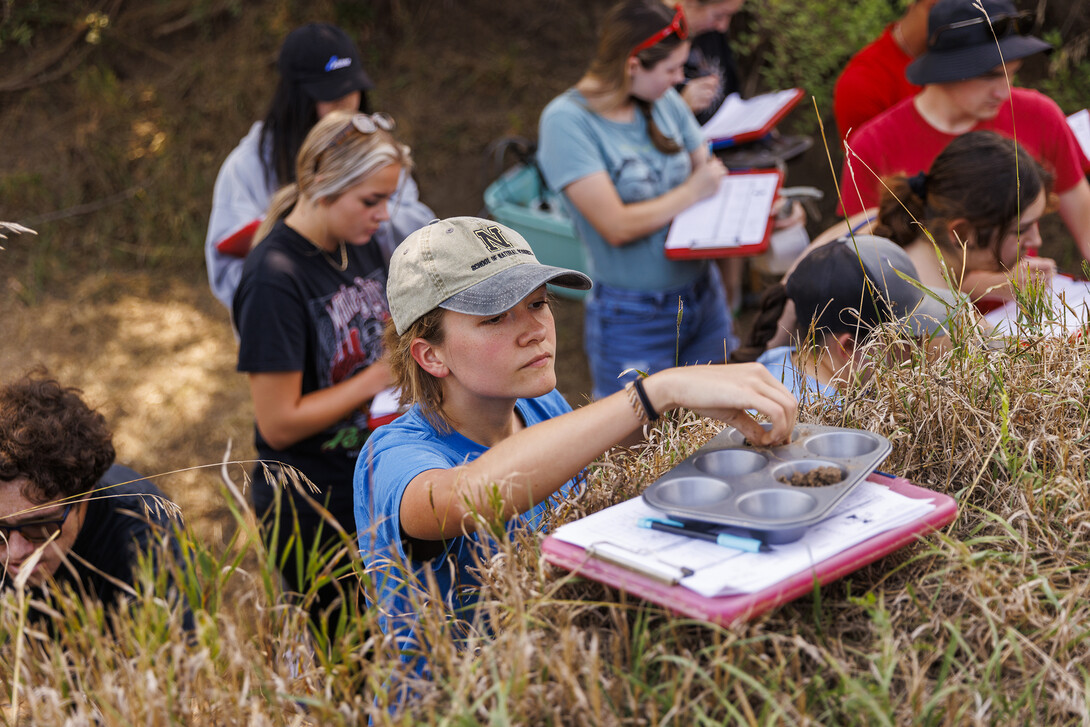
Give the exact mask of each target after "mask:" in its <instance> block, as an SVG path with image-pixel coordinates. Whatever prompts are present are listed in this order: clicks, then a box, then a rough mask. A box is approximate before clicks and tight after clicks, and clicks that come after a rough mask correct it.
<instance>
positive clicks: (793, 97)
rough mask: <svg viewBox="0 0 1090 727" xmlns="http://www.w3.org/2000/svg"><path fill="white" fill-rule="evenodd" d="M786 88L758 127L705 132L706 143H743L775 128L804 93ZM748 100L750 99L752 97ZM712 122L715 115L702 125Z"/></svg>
mask: <svg viewBox="0 0 1090 727" xmlns="http://www.w3.org/2000/svg"><path fill="white" fill-rule="evenodd" d="M787 90H789V91H790V94H785V96H784V98H783V100H782V102H781V105H780V106H779V108H778V109H777V110H776V111H775V113H773V114H772V115H771V116H770V117H769V118H768V119H767V120H765V122H764V123H763V124H761V125H760V126H759V127H754V128H752V129H748V130H746V131H742V132H739V133H737V134H733V135H731V136H715V135H714V134H713V135H710V136H709V135H708V133H705V138H706V139H707V140H708V143H710V144H711V145H712V149H723V148H725V147H730V146H737V145H738V144H744V143H746V142H747V141H756V140H757V139H760V138H761V137H763V136H766V135H768V134H769V133H770V132H771V131H772V129H773V128H775V126H776V124H778V123H780V122H781V121H783V119H784V117H785V116H787V114H789V113H791V110H792V109H794V108H795V106H797V105H798V103H799V101H801V100H802V97H803V95H804V94H805V92H804V91H803V90H802V89H801V88H792V89H787ZM765 95H768V94H765ZM757 98H760V97H757ZM749 100H751V101H752V100H753V99H749ZM714 122H715V117H714V116H713V117H712V118H711V119H709V120H708V122H707V123H706V124H705V125H704V126H705V127H710V126H712V125H713V124H714Z"/></svg>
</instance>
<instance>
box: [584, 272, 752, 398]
mask: <svg viewBox="0 0 1090 727" xmlns="http://www.w3.org/2000/svg"><path fill="white" fill-rule="evenodd" d="M679 300H680V301H681V322H680V326H679V324H678V301H679ZM679 329H680V330H679ZM583 345H584V347H585V348H586V352H587V358H588V359H589V362H590V373H591V378H592V379H593V382H594V391H593V396H594V398H595V399H601V398H603V397H606V396H609V395H610V394H612V393H613V392H615V391H620V390H621V389H622V388H624V385H625V384H627V383H628V382H629V381H630V380H632V379H633V378H635V376H636V374H635V373H629V374H626V375H625V376H623V377H619V375H620V373H621V372H622V371H625V370H627V369H635V370H637V371H642V372H645V373H652V372H654V371H661V370H663V369H668V368H671V367H673V366H685V365H692V364H706V363H723V362H724V361H725V360H726V356H728V355H729V354H730V352H731V351H732V350H733V349H734V348H735V347H736V346H737V345H738V340H737V339H736V338H735V337H734V330H733V326H732V324H731V318H730V313H729V312H728V310H727V302H726V296H725V295H724V293H723V284H722V283H721V282H720V280H719V273H718V271H717V270H716V269H715V268H714V267H713V266H710V265H709V266H708V272H706V273H705V274H704V275H703V276H701V277H700V278H698V279H697V280H696V281H695V282H693V283H690V284H689V285H686V286H684V287H681V288H674V289H672V290H664V291H656V292H647V291H640V290H625V289H623V288H614V287H611V286H608V285H600V284H598V283H595V285H594V288H592V289H591V292H590V295H589V297H588V298H587V308H586V325H585V329H584V333H583Z"/></svg>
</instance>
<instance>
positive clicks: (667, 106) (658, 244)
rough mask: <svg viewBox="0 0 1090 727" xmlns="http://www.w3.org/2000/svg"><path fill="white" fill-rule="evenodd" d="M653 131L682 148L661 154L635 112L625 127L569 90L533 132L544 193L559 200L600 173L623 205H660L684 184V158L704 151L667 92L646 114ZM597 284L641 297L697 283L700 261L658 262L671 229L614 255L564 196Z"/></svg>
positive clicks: (686, 114) (681, 106) (687, 114)
mask: <svg viewBox="0 0 1090 727" xmlns="http://www.w3.org/2000/svg"><path fill="white" fill-rule="evenodd" d="M651 115H652V117H653V118H654V120H655V124H656V125H657V126H658V127H659V129H660V130H661V131H662V132H663V133H664V134H665V135H666V136H668V137H669V138H671V139H673V140H674V141H676V142H677V143H678V144H679V145H680V146H681V151H679V152H677V153H676V154H664V153H662V152H661V151H659V150H658V149H656V148H655V146H654V144H652V143H651V137H650V136H649V135H648V133H647V121H646V119H644V117H643V114H642V113H640V111H639V110H637V111H636V112H635V118H634V119H633V120H632V121H630V122H618V121H610V120H608V119H604V118H602V117H601V116H599V115H598V114H596V113H594V112H593V111H591V110H590V109H589V108H588V107H587V100H586V98H585V97H584V96H583V94H581V93H579V91H577V90H575V89H574V88H571V89H568V90H567V91H565V92H564V93H562V94H560V95H559V96H557V97H556V98H554V99H553V100H552V101H550V102H549V105H548V106H546V107H545V110H544V111H543V112H542V114H541V123H540V129H539V131H538V149H537V160H538V165H539V166H540V167H541V171H542V173H543V174H544V175H545V180H546V182H548V184H549V186H550V187H551V188H553V189H554V190H556V191H558V192H563V191H564V188H565V187H567V186H568V185H569V184H571V183H572V182H575V181H578V180H580V179H583V178H584V177H587V176H590V175H591V174H594V173H596V172H601V171H605V172H607V173H608V174H609V178H610V179H611V180H612V181H613V186H614V187H616V188H617V194H618V195H619V196H620V198H621V201H622V202H624V203H625V204H631V203H633V202H643V201H645V200H649V199H655V198H656V197H661V196H662V195H664V194H666V193H667V192H669V191H670V190H672V189H674V188H675V187H677V186H679V185H680V184H681V183H682V182H684V181H685V180H686V179H688V178H689V175H690V173H691V172H692V162H691V160H690V158H689V154H690V153H691V152H692V151H693V150H695V149H697V148H699V147H700V146H701V144H703V143H704V139H703V137H702V136H701V133H700V126H698V125H697V123H696V117H694V116H693V112H692V111H690V110H689V107H688V106H686V105H685V102H684V101H683V100H682V99H681V96H679V95H678V93H677V91H675V90H674V89H670V90H669V91H667V92H666V93H665V94H663V96H662V97H661V98H659V99H658V100H657V101H656V102H655V103H654V104H653V105H652V108H651ZM564 205H565V208H566V209H567V211H568V214H569V215H570V216H571V218H572V220H573V222H574V223H575V229H576V231H577V232H578V234H579V238H580V239H581V240H582V241H583V244H584V246H585V247H586V250H587V254H588V262H589V263H590V275H591V277H592V278H593V279H594V281H595V282H596V283H604V284H605V285H611V286H613V287H616V288H625V289H627V290H640V291H660V290H669V289H672V288H679V287H682V286H685V285H688V284H689V283H692V282H693V281H694V280H696V279H697V278H698V277H699V276H700V275H701V274H703V272H704V269H705V267H706V265H707V262H706V261H692V260H687V261H679V260H667V259H666V257H665V255H664V254H663V247H664V245H665V244H666V233H667V231H668V230H669V229H670V226H669V225H666V226H664V227H662V228H661V229H659V230H656V231H655V232H653V233H652V234H650V235H648V236H647V237H643V238H640V239H638V240H635V241H633V242H631V243H629V244H627V245H622V246H620V247H614V246H613V245H610V244H609V243H608V242H606V240H605V238H603V237H602V235H600V234H599V233H598V231H597V230H595V229H594V226H593V225H591V224H590V222H588V221H587V219H586V218H585V217H583V215H581V214H580V213H579V210H577V209H576V208H575V206H574V205H572V204H571V201H570V200H569V199H568V198H567V196H566V195H565V196H564Z"/></svg>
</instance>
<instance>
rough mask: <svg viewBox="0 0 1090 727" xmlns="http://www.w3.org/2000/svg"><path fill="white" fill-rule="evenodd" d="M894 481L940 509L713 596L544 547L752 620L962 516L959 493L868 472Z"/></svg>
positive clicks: (564, 547)
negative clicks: (752, 587)
mask: <svg viewBox="0 0 1090 727" xmlns="http://www.w3.org/2000/svg"><path fill="white" fill-rule="evenodd" d="M867 479H868V480H870V481H871V482H875V483H877V484H880V485H885V486H887V487H889V488H890V489H891V490H893V491H894V492H897V493H899V494H901V495H904V496H905V497H911V498H913V499H916V500H928V499H929V500H932V502H933V504H934V505H935V509H933V510H931V511H930V512H928V513H927V514H926V515H924V516H923V517H921V518H920V519H919V520H914V521H913V522H910V523H907V524H905V525H902V526H901V527H899V528H894V529H893V530H887V531H886V532H884V533H880V534H878V535H876V536H874V537H873V538H871V539H869V540H866V541H864V542H862V543H859V544H858V545H855V546H853V547H851V548H848V549H847V550H844V551H841V552H840V553H837V554H836V555H835V556H833V557H831V558H828V559H826V560H824V561H822V562H820V563H818V564H817V565H816V566H815V567H814V569H813V570H810V571H803V572H801V573H796V574H795V575H793V576H791V577H789V578H787V579H785V580H783V581H781V582H779V583H777V584H776V585H773V586H769V587H768V588H765V589H763V590H761V591H757V592H755V593H745V594H740V595H733V596H719V597H717V598H708V597H706V596H701V595H700V594H698V593H696V592H694V591H690V590H689V589H688V588H685V587H683V586H679V585H667V584H665V583H661V582H659V581H656V580H654V579H653V578H650V577H648V576H646V575H644V574H642V573H637V572H636V571H632V570H627V569H625V568H623V567H621V566H618V565H614V564H612V563H609V562H606V561H603V560H599V559H598V558H594V557H592V556H591V555H589V554H588V553H587V552H586V551H585V550H584V549H583V548H580V547H579V546H577V545H572V544H571V543H565V542H563V541H560V540H557V539H556V538H553V537H551V536H550V537H547V538H545V540H544V542H543V543H542V544H541V551H542V553H543V554H544V556H545V560H547V561H548V562H550V563H552V564H553V565H556V566H559V567H561V568H564V569H566V570H570V571H572V572H573V573H577V574H578V575H581V576H583V577H585V578H589V579H590V580H593V581H599V582H601V583H605V584H606V585H609V586H613V587H614V588H617V589H619V590H621V591H625V592H627V593H630V594H632V595H634V596H639V597H640V598H642V599H644V600H647V601H651V602H652V603H657V604H659V605H660V606H663V607H665V608H667V609H669V610H671V611H674V612H675V613H679V614H681V615H684V616H689V617H692V618H695V619H700V620H701V621H708V622H710V623H715V624H721V625H724V626H727V625H730V624H732V623H737V622H741V621H746V620H749V619H751V618H753V617H755V616H758V615H760V614H762V613H765V612H766V611H770V610H772V609H773V608H775V607H777V606H779V605H781V604H784V603H787V602H788V601H793V600H794V599H796V598H798V597H800V596H803V595H805V594H807V593H811V592H813V590H814V585H815V583H816V584H817V585H825V584H826V583H831V582H832V581H835V580H837V579H839V578H843V577H844V576H846V575H847V574H849V573H851V572H853V571H856V570H859V569H860V568H862V567H863V566H865V565H869V564H871V563H873V562H874V561H876V560H878V559H879V558H882V557H883V556H886V555H889V554H890V553H892V552H893V551H895V550H899V549H901V548H903V547H904V546H906V545H908V544H909V543H912V542H914V541H915V540H917V539H918V538H920V537H922V536H924V535H927V534H928V533H931V532H933V531H935V530H937V529H938V528H941V527H943V526H945V525H949V524H950V523H951V522H953V520H954V518H955V517H957V503H956V502H954V498H952V497H950V496H949V495H944V494H942V493H939V492H933V491H932V490H928V489H925V488H923V487H917V486H916V485H914V484H912V483H911V482H909V481H908V480H906V479H904V478H903V477H890V476H887V475H882V474H878V473H874V474H872V475H871V476H870V477H868V478H867Z"/></svg>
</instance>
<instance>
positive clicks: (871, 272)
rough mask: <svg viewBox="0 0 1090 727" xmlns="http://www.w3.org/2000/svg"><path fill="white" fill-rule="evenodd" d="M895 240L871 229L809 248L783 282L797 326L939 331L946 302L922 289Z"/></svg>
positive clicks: (837, 330) (925, 333)
mask: <svg viewBox="0 0 1090 727" xmlns="http://www.w3.org/2000/svg"><path fill="white" fill-rule="evenodd" d="M918 279H919V276H918V274H917V272H916V266H915V265H913V264H912V260H911V259H910V258H909V257H908V253H906V252H905V251H904V250H903V249H902V248H901V247H900V246H899V245H897V244H896V243H894V242H892V241H891V240H887V239H886V238H884V237H878V236H876V235H856V236H855V238H854V239H853V238H848V237H843V238H841V239H839V240H835V241H833V242H830V243H828V244H826V245H821V246H819V247H816V248H814V249H813V250H811V251H810V252H809V253H808V254H807V255H806V257H804V258H803V259H802V260H800V261H799V264H798V266H797V267H796V268H795V270H794V271H792V273H791V275H790V276H788V278H787V282H786V283H785V287H786V292H787V297H788V298H790V299H791V300H793V301H794V302H795V313H796V317H797V319H798V324H799V327H800V328H801V329H803V330H805V329H807V328H809V325H810V322H811V321H813V324H814V327H815V328H817V329H819V330H820V329H827V330H829V331H832V332H833V333H834V334H838V333H845V332H850V331H852V330H854V329H855V327H856V326H860V327H862V329H863V330H864V331H866V330H869V329H871V328H874V327H875V326H878V325H879V324H881V323H895V324H898V325H900V326H902V327H903V328H904V329H906V330H907V331H910V332H911V333H912V335H914V336H917V337H919V336H930V335H932V334H935V333H938V334H939V335H941V334H942V333H944V331H943V330H941V329H942V328H943V323H944V321H945V320H946V319H947V317H948V316H949V312H948V311H947V309H946V305H945V304H944V303H942V302H941V301H939V300H936V299H935V298H932V297H931V296H929V295H928V294H927V293H925V292H924V291H923V290H922V289H921V286H920V284H919V283H918V282H916V281H917V280H918Z"/></svg>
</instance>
